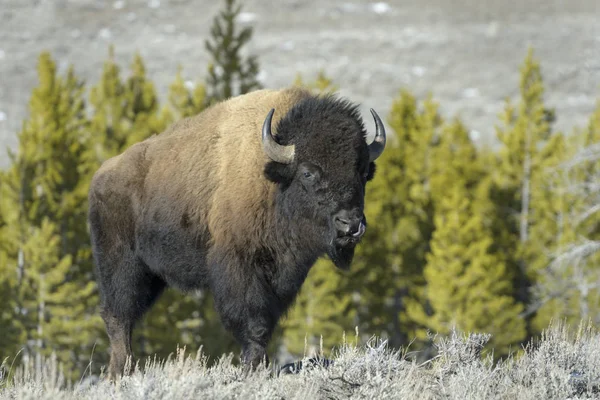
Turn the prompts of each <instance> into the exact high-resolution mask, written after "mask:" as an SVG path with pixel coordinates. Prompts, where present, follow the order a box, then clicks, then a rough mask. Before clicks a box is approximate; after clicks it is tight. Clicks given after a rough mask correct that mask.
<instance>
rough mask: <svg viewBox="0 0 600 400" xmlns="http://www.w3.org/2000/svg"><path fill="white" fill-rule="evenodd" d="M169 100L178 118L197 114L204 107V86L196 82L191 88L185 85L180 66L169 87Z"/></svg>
mask: <svg viewBox="0 0 600 400" xmlns="http://www.w3.org/2000/svg"><path fill="white" fill-rule="evenodd" d="M169 102H170V103H171V107H173V109H175V111H176V112H177V114H178V115H179V117H180V118H185V117H191V116H193V115H196V114H199V113H200V112H202V111H203V110H204V109H205V108H206V103H207V98H206V86H205V85H204V84H203V83H198V84H196V85H194V87H193V88H188V87H186V83H185V82H184V80H183V77H182V75H181V67H180V68H179V69H178V71H177V75H176V76H175V81H174V82H173V83H172V84H171V86H170V87H169Z"/></svg>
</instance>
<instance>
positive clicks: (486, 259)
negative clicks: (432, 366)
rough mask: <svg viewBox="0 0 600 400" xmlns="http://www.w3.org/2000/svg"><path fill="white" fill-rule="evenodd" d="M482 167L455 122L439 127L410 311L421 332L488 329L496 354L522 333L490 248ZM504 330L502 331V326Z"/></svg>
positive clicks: (507, 279) (505, 276) (507, 281)
mask: <svg viewBox="0 0 600 400" xmlns="http://www.w3.org/2000/svg"><path fill="white" fill-rule="evenodd" d="M486 167H487V166H486V165H485V164H484V163H483V160H482V159H480V158H479V155H478V152H477V149H476V147H475V145H474V144H473V143H472V141H471V140H470V138H469V135H468V132H467V130H466V129H465V127H464V125H463V124H462V123H461V121H460V120H458V119H455V120H454V121H452V122H451V123H449V124H447V125H446V126H444V128H443V129H442V130H441V135H440V137H439V142H438V145H437V146H436V147H435V148H434V149H432V151H431V161H430V174H431V178H430V187H431V196H432V198H433V201H434V204H435V217H434V220H435V231H434V233H433V236H432V240H431V243H430V247H431V249H430V251H429V252H428V254H427V256H426V259H427V264H426V266H425V269H424V277H425V279H426V287H425V289H424V292H425V296H424V300H426V301H424V302H423V303H422V304H421V305H419V304H417V303H413V304H412V305H411V308H410V311H411V315H412V317H413V318H415V320H417V321H418V322H420V324H421V325H422V327H423V329H421V330H419V331H417V338H419V339H420V340H423V341H425V340H426V338H427V331H431V330H432V331H435V332H439V333H441V334H448V333H449V332H450V330H451V328H452V326H453V325H456V327H457V328H459V329H461V330H466V331H478V332H488V333H492V334H493V335H494V336H493V339H492V342H493V343H491V345H492V347H494V348H495V355H496V356H499V355H503V354H505V352H506V350H508V347H509V346H510V345H514V344H517V343H519V341H520V340H521V339H522V338H523V336H524V333H525V331H524V323H523V321H522V320H521V319H520V315H519V313H520V312H521V311H522V305H520V304H515V302H514V298H513V291H512V279H513V276H512V274H511V271H509V270H507V268H506V263H505V259H504V257H503V256H502V254H501V253H499V252H498V251H497V249H496V247H495V245H494V236H493V231H492V229H491V227H492V225H493V224H494V222H495V221H494V209H495V207H494V204H493V203H492V201H491V200H490V197H489V190H490V187H491V186H490V179H489V176H488V174H487V172H486ZM507 327H510V328H507Z"/></svg>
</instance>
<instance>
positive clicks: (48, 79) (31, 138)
mask: <svg viewBox="0 0 600 400" xmlns="http://www.w3.org/2000/svg"><path fill="white" fill-rule="evenodd" d="M38 76H39V85H38V86H37V87H36V88H35V89H34V91H33V94H32V97H31V101H30V110H29V111H30V112H29V118H28V119H27V120H26V121H25V122H24V123H23V128H22V130H21V132H20V133H19V135H18V138H19V145H18V150H17V153H16V154H13V153H10V157H11V159H12V161H13V163H12V166H11V167H10V168H9V170H8V171H7V172H6V174H5V175H4V176H3V179H2V187H1V190H2V196H1V197H2V202H0V215H2V217H3V219H4V223H5V226H4V227H3V228H2V233H3V236H2V244H1V245H0V251H2V253H3V255H2V256H1V257H2V258H3V259H4V260H5V261H6V267H7V269H8V271H9V272H10V271H11V270H12V271H13V273H14V274H15V275H16V280H15V281H16V284H15V286H14V288H15V289H14V301H15V303H16V309H15V313H14V319H15V324H19V326H20V328H21V329H22V336H23V339H24V340H25V341H24V342H23V343H21V344H22V345H23V346H25V349H26V351H25V354H26V355H30V356H31V355H35V354H49V352H50V351H55V352H56V353H57V354H58V355H59V361H61V362H62V363H63V364H64V365H65V367H66V368H67V371H66V372H67V375H68V376H71V377H73V376H75V375H76V374H77V370H78V369H79V371H83V367H84V365H85V364H86V363H87V361H89V356H90V355H91V354H92V348H93V346H94V341H95V338H96V337H97V333H98V332H99V331H98V329H97V328H99V326H100V319H99V318H95V317H91V314H92V310H93V309H94V308H95V306H96V296H95V294H94V290H93V288H94V285H93V283H92V277H91V262H90V261H91V260H90V257H89V255H90V251H89V240H87V227H86V208H85V205H86V198H87V189H88V180H87V179H86V178H88V177H89V176H90V174H91V168H92V166H91V164H90V163H89V162H88V161H89V160H88V159H87V158H86V154H88V153H89V147H88V146H89V143H90V140H89V136H88V135H87V133H86V132H87V125H88V120H87V117H86V115H85V102H84V100H83V89H84V86H83V83H82V82H81V81H80V80H79V79H77V77H76V76H75V74H74V72H73V69H72V68H70V69H69V70H68V71H67V73H66V76H65V77H59V76H58V75H57V74H56V67H55V64H54V62H53V60H52V59H51V57H50V55H49V54H48V53H42V54H41V55H40V58H39V63H38ZM75 327H77V329H75Z"/></svg>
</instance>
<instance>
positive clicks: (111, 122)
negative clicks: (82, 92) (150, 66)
mask: <svg viewBox="0 0 600 400" xmlns="http://www.w3.org/2000/svg"><path fill="white" fill-rule="evenodd" d="M130 67H131V68H130V69H131V74H130V76H128V77H127V78H126V79H125V80H123V79H122V78H121V72H120V71H121V70H120V67H119V66H118V65H117V63H116V62H115V60H114V49H113V47H110V49H109V58H108V60H107V61H106V62H105V63H104V68H103V71H102V76H101V79H100V81H99V82H98V84H97V85H96V86H94V87H93V88H92V89H91V90H90V103H91V105H92V107H93V115H92V118H91V127H90V131H91V132H92V134H93V137H94V142H95V143H94V144H95V145H94V152H95V157H96V159H97V160H98V164H100V163H101V162H103V161H105V160H106V159H108V158H110V157H112V156H115V155H117V154H120V153H121V152H123V151H124V150H125V149H126V148H128V147H129V146H131V145H132V144H134V143H137V142H140V141H142V140H144V139H146V138H148V137H150V136H152V135H153V134H158V133H160V132H162V131H163V130H164V129H165V128H166V127H167V125H168V124H169V123H171V122H172V120H173V116H172V114H171V113H170V112H169V111H168V109H167V108H166V107H163V108H161V107H160V105H159V101H158V96H157V94H156V91H155V88H154V84H153V83H152V82H151V81H150V80H149V79H148V78H147V76H146V68H145V65H144V62H143V59H142V58H141V56H140V55H139V54H136V55H135V57H134V59H133V62H132V64H131V66H130Z"/></svg>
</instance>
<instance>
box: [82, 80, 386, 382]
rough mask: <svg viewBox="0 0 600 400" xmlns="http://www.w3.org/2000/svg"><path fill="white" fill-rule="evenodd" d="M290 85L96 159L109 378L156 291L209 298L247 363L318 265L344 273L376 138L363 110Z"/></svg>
mask: <svg viewBox="0 0 600 400" xmlns="http://www.w3.org/2000/svg"><path fill="white" fill-rule="evenodd" d="M371 113H372V115H373V118H374V121H375V127H376V133H375V135H374V139H373V140H372V142H371V143H367V134H366V130H365V128H364V125H363V122H362V120H361V117H360V113H359V110H358V106H357V105H355V104H353V103H351V102H349V101H347V100H344V99H342V98H340V97H339V96H336V95H314V94H312V93H311V92H309V91H307V90H304V89H300V88H297V87H294V88H286V89H283V90H277V91H276V90H257V91H254V92H251V93H248V94H245V95H241V96H237V97H233V98H230V99H228V100H226V101H222V102H220V103H217V104H215V105H213V106H211V107H209V108H207V109H206V110H204V111H203V112H201V113H200V114H198V115H196V116H193V117H188V118H185V119H182V120H180V121H178V122H176V123H174V124H173V125H171V126H170V127H169V128H168V129H166V130H165V131H164V132H163V133H161V134H159V135H155V136H153V137H151V138H148V139H146V140H144V141H142V142H140V143H137V144H134V145H132V146H131V147H129V148H128V149H127V150H125V151H124V152H123V153H122V154H120V155H117V156H115V157H113V158H111V159H108V160H107V161H105V162H104V163H103V164H102V165H101V166H100V168H99V169H98V171H96V173H95V174H94V177H93V179H92V182H91V186H90V191H89V215H88V218H89V224H90V234H91V244H92V250H93V256H94V263H95V275H96V280H97V284H98V290H99V294H100V300H101V310H100V314H101V316H102V318H103V320H104V323H105V326H106V331H107V334H108V337H109V339H110V347H111V355H110V365H109V376H110V377H112V378H115V377H116V376H118V375H121V374H122V373H123V367H124V364H125V362H126V359H127V357H129V356H131V355H132V350H131V334H132V329H133V327H134V324H135V323H136V321H138V320H139V319H140V318H141V317H142V315H143V314H144V313H145V312H146V311H147V310H148V309H149V308H150V307H151V306H152V304H153V303H154V302H155V301H156V299H157V298H158V297H159V296H160V294H161V292H162V291H163V290H164V289H165V288H166V287H167V286H168V287H175V288H177V289H179V290H182V291H184V292H186V291H193V290H197V289H207V290H210V291H211V293H212V294H213V296H214V300H215V307H216V310H217V312H218V314H219V316H220V320H221V322H222V324H223V326H224V327H225V328H226V329H227V330H228V331H229V332H231V333H232V334H233V336H234V337H235V339H236V340H237V342H238V343H239V344H240V345H241V349H242V353H241V360H242V362H243V363H245V365H246V366H247V367H248V368H252V367H255V366H256V365H258V364H259V363H260V362H262V361H265V362H267V363H268V362H269V358H268V356H267V354H266V346H267V343H268V342H269V340H270V337H271V334H272V332H273V330H274V327H275V326H276V324H277V323H278V320H279V319H280V317H281V316H282V314H284V312H285V311H286V310H287V309H288V307H289V306H290V304H291V303H292V302H293V300H294V298H295V296H296V294H297V293H298V291H299V289H300V287H301V285H302V283H303V282H304V280H305V278H306V276H307V274H308V272H309V270H310V268H311V266H312V265H313V264H314V263H315V261H316V260H317V258H319V257H321V256H325V255H328V256H329V257H330V258H331V260H332V261H333V263H334V264H335V265H336V266H337V267H338V268H340V269H343V270H347V269H348V268H349V267H350V264H351V262H352V259H353V256H354V250H355V246H356V245H357V243H358V242H359V241H360V239H361V237H362V236H363V235H364V233H365V229H366V226H367V221H366V218H365V216H364V214H363V209H364V197H365V186H366V183H367V181H369V180H371V179H372V177H373V174H374V172H375V163H374V161H375V160H376V159H377V157H379V156H380V155H381V154H382V152H383V150H384V147H385V143H386V134H385V130H384V126H383V123H382V122H381V119H380V118H379V116H378V115H377V113H376V112H375V111H374V110H373V109H371Z"/></svg>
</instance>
